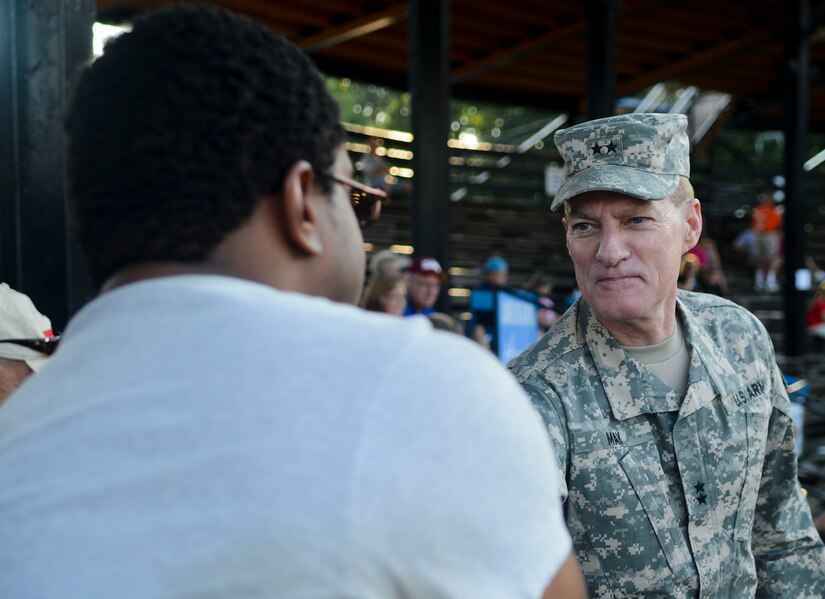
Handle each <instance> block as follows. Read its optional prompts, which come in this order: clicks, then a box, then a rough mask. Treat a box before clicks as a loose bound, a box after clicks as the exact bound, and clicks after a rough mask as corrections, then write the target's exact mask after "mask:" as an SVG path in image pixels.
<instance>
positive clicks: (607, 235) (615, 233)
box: [596, 227, 630, 267]
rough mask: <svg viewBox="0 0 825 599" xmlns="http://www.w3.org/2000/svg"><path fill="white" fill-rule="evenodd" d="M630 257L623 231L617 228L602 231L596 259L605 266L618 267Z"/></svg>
mask: <svg viewBox="0 0 825 599" xmlns="http://www.w3.org/2000/svg"><path fill="white" fill-rule="evenodd" d="M629 255H630V249H629V248H628V246H627V243H626V240H625V239H624V235H623V234H622V231H620V230H618V229H615V228H612V227H610V228H607V227H606V228H604V229H602V233H601V237H600V238H599V248H598V250H597V251H596V259H597V260H598V261H599V262H601V263H602V264H604V265H605V266H608V267H611V266H616V265H617V264H618V263H619V262H621V261H622V260H624V259H625V258H627V257H628V256H629Z"/></svg>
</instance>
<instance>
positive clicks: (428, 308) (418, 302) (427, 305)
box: [404, 256, 447, 316]
mask: <svg viewBox="0 0 825 599" xmlns="http://www.w3.org/2000/svg"><path fill="white" fill-rule="evenodd" d="M446 280H447V274H446V273H445V272H444V269H442V268H441V264H439V263H438V260H436V259H435V258H432V257H431V256H421V257H420V258H416V259H415V260H413V263H412V265H411V266H410V268H409V269H408V270H407V308H406V309H405V310H404V316H415V315H416V314H424V315H425V316H426V315H428V314H432V313H433V312H435V309H434V308H433V306H435V302H436V301H438V294H439V293H441V284H442V283H443V282H444V281H446Z"/></svg>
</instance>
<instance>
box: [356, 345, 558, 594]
mask: <svg viewBox="0 0 825 599" xmlns="http://www.w3.org/2000/svg"><path fill="white" fill-rule="evenodd" d="M402 353H403V359H400V360H398V361H397V362H396V363H395V364H394V365H392V366H391V367H390V368H389V369H388V371H387V372H386V374H388V375H389V376H388V377H387V378H386V379H385V380H386V381H387V382H386V387H385V389H384V392H383V394H382V397H380V398H379V399H378V400H377V401H376V403H375V405H374V409H373V410H372V413H371V414H370V416H369V418H368V422H366V423H365V426H364V431H363V437H362V443H361V449H360V451H359V459H358V462H359V463H358V466H357V476H356V477H355V482H354V487H353V492H352V497H351V505H350V531H351V534H350V538H351V539H352V542H353V547H356V548H357V552H356V553H358V554H360V555H361V556H362V557H365V558H366V559H359V560H358V562H359V563H358V564H355V565H354V566H353V567H354V568H355V569H356V572H355V573H354V577H353V579H354V580H356V581H357V587H358V588H357V589H356V591H357V593H358V594H359V595H360V596H364V597H372V596H375V597H378V596H385V597H386V596H399V595H400V596H415V597H474V598H486V597H490V598H494V597H495V598H498V597H501V598H505V597H507V598H512V597H525V598H527V597H540V596H541V593H542V591H543V590H544V588H545V587H546V586H547V584H548V583H549V581H550V580H551V579H552V578H553V576H555V574H556V572H557V571H558V569H559V567H560V566H561V564H562V562H563V561H564V560H565V559H566V557H567V555H568V554H569V553H570V550H571V541H570V537H569V535H568V532H567V529H566V526H565V524H564V521H563V516H562V511H561V505H560V500H559V487H558V480H559V474H558V472H557V462H556V459H555V457H554V454H553V450H552V447H551V445H550V443H549V442H548V439H547V435H546V434H545V432H544V430H543V427H542V424H541V421H540V419H539V417H538V415H537V414H536V413H535V411H534V410H533V409H532V407H531V405H530V402H529V400H528V398H527V397H526V395H525V394H524V391H523V390H522V389H521V388H520V386H519V385H518V383H517V382H516V381H515V379H514V378H513V377H512V376H511V375H510V374H509V373H508V372H507V371H506V370H505V369H504V368H503V367H502V365H501V364H500V363H499V362H498V361H497V360H495V358H493V357H492V354H489V353H488V352H484V351H483V350H481V349H479V348H477V347H476V346H475V345H474V344H472V343H470V342H468V341H466V340H464V339H461V338H459V337H453V336H451V335H449V334H435V335H426V336H423V338H422V339H419V340H418V342H417V343H415V344H413V345H412V346H411V347H409V348H407V350H406V351H404V352H402ZM367 531H368V534H365V533H366V532H367Z"/></svg>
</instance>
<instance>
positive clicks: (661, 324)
mask: <svg viewBox="0 0 825 599" xmlns="http://www.w3.org/2000/svg"><path fill="white" fill-rule="evenodd" d="M602 325H604V328H606V329H607V331H608V332H609V333H610V334H611V335H612V336H613V338H614V339H616V341H618V343H619V345H623V346H625V347H642V346H647V345H655V344H657V343H661V342H662V341H664V340H665V339H667V338H669V337H670V336H671V335H673V333H674V331H675V330H676V305H675V303H674V304H673V305H672V307H671V308H670V309H669V310H665V311H663V312H662V313H661V314H659V315H657V316H655V317H650V318H645V319H638V320H633V321H623V322H622V321H619V322H602Z"/></svg>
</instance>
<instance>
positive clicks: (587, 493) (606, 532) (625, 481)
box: [569, 435, 695, 593]
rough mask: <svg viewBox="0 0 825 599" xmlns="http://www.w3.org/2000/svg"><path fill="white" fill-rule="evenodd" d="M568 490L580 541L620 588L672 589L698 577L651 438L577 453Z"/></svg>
mask: <svg viewBox="0 0 825 599" xmlns="http://www.w3.org/2000/svg"><path fill="white" fill-rule="evenodd" d="M630 436H632V435H628V437H630ZM635 438H638V435H636V436H635ZM591 447H592V446H591ZM569 489H570V500H571V501H572V502H573V506H574V508H575V517H577V518H579V519H580V523H579V524H580V527H572V526H571V532H574V534H575V531H579V532H580V533H581V534H582V535H583V536H584V537H585V538H582V539H579V540H577V545H581V546H589V547H590V548H591V550H592V552H593V554H594V555H595V557H596V558H598V562H599V563H600V565H601V568H602V570H603V571H604V573H605V575H606V578H607V579H608V580H609V581H610V584H611V585H614V586H615V588H616V590H617V591H618V590H620V589H621V590H624V591H627V592H630V593H634V592H658V591H661V592H667V591H668V589H672V588H673V585H674V584H675V582H676V581H679V580H683V579H685V578H687V577H689V576H693V575H695V572H694V569H693V560H692V557H691V555H690V552H689V550H688V547H687V545H686V543H685V541H684V538H683V536H682V533H681V530H680V528H679V522H678V520H677V519H676V516H675V515H674V513H673V510H672V508H671V506H670V502H669V501H668V495H667V483H666V481H665V475H664V472H663V470H662V467H661V464H660V463H659V458H658V450H657V448H656V445H655V443H654V442H653V441H652V440H651V441H646V442H642V443H638V444H634V445H631V446H616V447H610V446H609V442H608V444H607V446H606V447H605V448H598V447H597V448H595V449H593V450H592V451H580V452H579V453H574V454H573V455H572V456H571V469H570V484H569Z"/></svg>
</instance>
